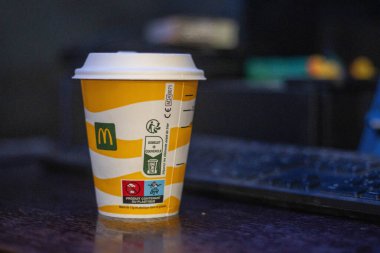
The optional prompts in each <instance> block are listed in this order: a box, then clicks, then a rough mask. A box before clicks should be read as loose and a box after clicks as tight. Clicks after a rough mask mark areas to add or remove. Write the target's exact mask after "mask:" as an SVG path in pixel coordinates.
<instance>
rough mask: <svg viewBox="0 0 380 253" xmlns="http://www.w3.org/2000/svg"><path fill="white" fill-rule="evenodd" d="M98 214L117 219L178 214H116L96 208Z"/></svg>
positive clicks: (175, 213)
mask: <svg viewBox="0 0 380 253" xmlns="http://www.w3.org/2000/svg"><path fill="white" fill-rule="evenodd" d="M98 212H99V214H100V215H102V216H106V217H113V218H119V219H152V218H162V217H169V216H174V215H178V212H173V213H162V214H117V213H107V212H103V211H100V210H98Z"/></svg>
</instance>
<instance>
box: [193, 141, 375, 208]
mask: <svg viewBox="0 0 380 253" xmlns="http://www.w3.org/2000/svg"><path fill="white" fill-rule="evenodd" d="M185 185H187V186H188V187H190V188H194V189H198V190H202V191H209V192H220V193H229V194H232V195H235V196H240V197H243V198H252V199H262V200H266V201H270V202H271V203H272V204H280V205H287V206H292V207H297V205H299V206H302V207H305V206H306V207H315V206H318V207H322V208H328V209H334V210H341V211H348V212H352V213H359V214H371V215H380V159H379V158H377V157H373V156H369V155H360V154H357V153H353V152H343V151H338V150H334V149H318V148H302V147H297V146H289V145H271V144H263V143H257V142H252V141H245V140H241V139H234V138H227V137H219V136H214V137H212V136H194V137H193V140H192V143H191V147H190V153H189V161H188V168H187V172H186V184H185ZM338 213H339V212H338Z"/></svg>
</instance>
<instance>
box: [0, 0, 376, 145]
mask: <svg viewBox="0 0 380 253" xmlns="http://www.w3.org/2000/svg"><path fill="white" fill-rule="evenodd" d="M170 15H188V16H201V17H227V18H232V19H234V20H236V22H238V24H239V26H240V34H239V38H240V42H239V45H238V46H237V47H236V48H234V49H230V50H215V49H212V48H207V47H199V46H198V47H195V46H194V47H191V46H190V47H181V48H178V47H160V46H157V45H152V44H149V43H148V42H147V41H146V39H145V37H144V31H145V27H146V25H147V24H148V23H149V22H150V21H151V20H154V19H156V18H160V17H166V16H170ZM379 27H380V3H379V1H370V0H364V1H343V0H333V1H327V0H326V1H325V0H323V1H308V0H304V1H301V0H265V1H264V0H252V1H248V0H246V1H244V0H223V1H221V0H193V1H175V0H162V1H149V0H139V1H129V0H123V1H116V0H109V1H99V0H95V1H88V0H84V1H70V0H67V1H51V0H50V1H47V0H40V1H24V0H21V1H1V2H0V31H1V35H0V56H1V57H0V80H1V83H0V115H1V118H2V123H1V127H0V138H20V137H30V136H48V137H51V138H53V139H54V140H60V141H61V142H62V143H66V144H70V143H84V142H85V137H84V124H83V111H82V108H81V97H80V89H79V82H77V81H72V82H71V81H70V77H71V76H72V75H73V72H74V69H75V68H77V67H80V66H81V65H82V64H83V61H84V59H85V57H86V56H87V54H88V53H89V52H100V51H118V50H136V51H147V52H190V53H192V54H193V56H194V59H195V61H196V64H197V66H198V67H199V68H202V69H204V70H205V73H206V75H207V77H208V81H207V82H204V83H202V87H205V88H201V89H200V94H199V101H198V108H197V114H196V119H195V129H194V131H195V132H206V133H216V134H225V135H234V136H240V137H244V138H252V139H259V140H264V141H270V142H284V143H295V144H302V145H315V146H333V147H338V148H346V149H355V148H356V147H357V145H358V143H359V140H360V134H361V131H362V128H363V119H364V114H365V112H366V111H367V110H368V108H369V105H370V101H371V99H372V95H373V92H374V87H375V78H374V79H373V80H368V81H367V82H365V83H358V82H355V81H353V80H351V79H350V77H348V76H345V77H344V80H343V84H342V83H340V84H339V85H340V87H358V86H359V88H347V89H346V88H341V89H335V88H330V86H331V87H335V86H334V82H327V84H326V82H322V84H318V85H314V84H310V83H311V81H310V80H305V81H304V83H307V85H303V84H304V83H302V84H301V86H302V88H301V87H299V88H297V87H296V88H294V87H293V88H292V89H290V90H286V92H284V91H281V92H278V91H276V92H272V91H261V90H253V89H250V90H246V89H247V88H246V87H245V86H244V82H245V81H244V80H245V79H246V76H245V73H244V63H245V61H246V59H248V58H249V57H251V56H276V57H285V56H298V55H311V54H324V55H336V56H339V58H340V59H341V60H342V62H343V63H344V64H346V65H348V64H349V63H350V62H351V61H352V60H353V59H354V58H355V57H357V56H361V55H364V56H367V57H369V58H370V59H371V60H372V61H373V62H374V64H375V65H376V66H378V65H379V63H380V62H379V60H380V47H379V45H380V29H379ZM284 82H286V83H288V82H289V80H284ZM207 85H209V86H207ZM218 85H219V86H218ZM220 85H221V86H223V87H224V90H223V91H225V93H224V94H230V93H231V89H232V90H233V94H235V95H231V96H228V97H229V99H231V101H230V103H231V104H233V105H234V106H233V111H231V112H228V110H227V111H226V114H225V115H226V118H225V119H223V120H224V121H222V124H219V125H217V126H216V125H213V124H214V123H213V122H215V119H214V118H213V115H215V113H218V112H220V111H218V110H223V107H222V109H220V107H218V108H219V109H218V108H216V107H215V106H214V107H212V106H211V107H210V105H212V104H214V105H215V104H218V101H211V100H210V99H211V98H210V97H211V96H210V97H209V96H208V95H207V94H209V95H210V94H213V92H214V91H215V90H213V87H217V88H218V87H221V86H220ZM310 85H311V86H312V87H313V88H311V89H309V88H308V89H305V87H310ZM320 85H322V86H323V87H322V88H319V87H320ZM324 85H325V86H326V85H327V88H326V87H325V86H324ZM206 86H207V87H206ZM67 87H69V88H67ZM316 87H317V88H316ZM215 89H216V88H215ZM239 92H240V93H242V92H243V93H244V94H246V95H245V96H246V97H243V98H242V97H241V96H240V95H239V94H240V93H239ZM271 92H272V93H273V94H272V93H271ZM222 93H223V92H222ZM205 94H206V95H205ZM247 94H251V95H247ZM221 96H223V94H221ZM242 99H243V100H242ZM268 101H270V104H268V103H269V102H268ZM297 101H298V102H297ZM219 102H220V101H219ZM247 104H248V105H249V106H247ZM330 105H334V106H330ZM221 106H223V105H221ZM224 106H225V105H224ZM231 108H232V107H229V109H230V110H232V109H231ZM295 108H299V110H296V109H295ZM224 109H228V108H226V107H225V108H224ZM254 110H256V111H254ZM252 111H254V112H252ZM326 115H327V116H326ZM208 118H212V120H207V119H208ZM232 119H234V120H235V121H236V120H237V122H241V123H242V124H241V125H240V126H239V127H238V128H231V124H230V122H232ZM219 122H220V121H219ZM223 122H224V123H223ZM278 124H281V130H280V131H278V129H275V127H276V126H278ZM67 126H69V127H71V129H73V130H72V131H71V132H69V133H68V132H65V131H63V130H62V129H63V128H64V127H67Z"/></svg>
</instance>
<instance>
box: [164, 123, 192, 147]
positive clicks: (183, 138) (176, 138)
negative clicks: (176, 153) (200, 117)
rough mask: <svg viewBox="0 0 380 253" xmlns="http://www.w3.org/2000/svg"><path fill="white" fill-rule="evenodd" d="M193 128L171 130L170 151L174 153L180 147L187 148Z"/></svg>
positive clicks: (174, 128) (190, 126)
mask: <svg viewBox="0 0 380 253" xmlns="http://www.w3.org/2000/svg"><path fill="white" fill-rule="evenodd" d="M192 128H193V126H192V125H189V126H185V127H173V128H171V129H170V139H169V148H168V150H169V151H172V150H175V149H177V148H179V147H182V146H185V145H186V144H189V143H190V139H191V130H192Z"/></svg>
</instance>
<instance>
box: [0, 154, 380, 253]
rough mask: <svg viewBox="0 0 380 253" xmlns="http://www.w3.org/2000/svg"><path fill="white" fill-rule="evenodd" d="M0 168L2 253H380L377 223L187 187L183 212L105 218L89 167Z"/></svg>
mask: <svg viewBox="0 0 380 253" xmlns="http://www.w3.org/2000/svg"><path fill="white" fill-rule="evenodd" d="M20 162H22V163H20ZM0 168H1V170H2V171H1V173H2V176H1V177H0V252H3V251H4V252H154V253H160V252H305V250H307V251H310V252H379V251H380V226H379V225H376V224H371V223H369V222H365V221H358V220H350V219H347V218H338V217H332V216H322V215H315V214H308V213H302V212H295V211H291V210H286V209H277V208H270V207H267V206H262V205H259V204H254V203H244V202H241V201H234V200H231V199H230V200H225V199H222V198H213V197H212V196H204V195H196V194H193V193H189V192H186V191H185V192H184V195H183V203H182V206H181V211H180V215H179V216H174V217H169V218H166V219H157V220H141V221H136V220H128V221H119V220H116V219H110V218H105V217H101V216H99V217H98V215H97V212H96V204H95V198H94V192H93V185H92V178H91V174H90V172H89V170H86V171H84V170H79V169H75V168H68V167H57V166H47V165H45V164H38V163H33V162H32V161H25V160H23V161H15V162H12V163H8V162H7V164H5V163H3V164H1V166H0Z"/></svg>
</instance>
